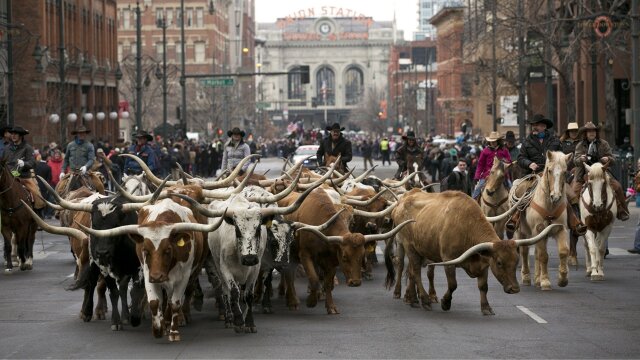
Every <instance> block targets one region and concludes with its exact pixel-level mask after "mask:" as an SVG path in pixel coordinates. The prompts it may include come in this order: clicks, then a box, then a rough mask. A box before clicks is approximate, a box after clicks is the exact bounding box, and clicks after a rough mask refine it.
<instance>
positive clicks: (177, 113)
mask: <svg viewBox="0 0 640 360" xmlns="http://www.w3.org/2000/svg"><path fill="white" fill-rule="evenodd" d="M176 119H178V120H180V119H182V117H180V105H178V106H176Z"/></svg>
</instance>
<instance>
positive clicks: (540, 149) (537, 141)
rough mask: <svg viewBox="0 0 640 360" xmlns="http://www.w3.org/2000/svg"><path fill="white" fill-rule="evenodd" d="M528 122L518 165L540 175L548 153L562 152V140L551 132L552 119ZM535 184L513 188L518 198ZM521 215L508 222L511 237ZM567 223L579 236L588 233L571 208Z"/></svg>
mask: <svg viewBox="0 0 640 360" xmlns="http://www.w3.org/2000/svg"><path fill="white" fill-rule="evenodd" d="M528 122H529V124H530V125H531V134H529V136H527V137H526V139H525V141H524V143H523V144H522V147H521V149H520V155H519V156H518V165H519V166H520V167H521V168H523V169H526V170H528V171H529V172H530V173H533V174H538V173H540V172H541V171H542V170H544V166H545V163H546V161H547V157H546V153H547V151H562V145H561V144H560V139H558V137H557V136H555V135H554V134H553V132H552V131H550V130H549V129H551V128H552V127H553V122H552V121H551V120H550V119H547V118H546V117H544V115H542V114H536V115H534V116H533V118H532V119H530V120H529V121H528ZM534 182H535V179H531V180H529V181H516V182H514V184H513V186H516V195H517V196H518V197H521V196H523V195H524V193H525V192H526V191H527V190H529V188H531V187H532V184H533V183H534ZM568 205H569V204H568ZM520 214H521V211H516V212H515V213H514V214H513V216H512V217H511V219H509V221H508V222H507V233H508V234H509V237H510V236H511V234H513V232H514V231H515V229H517V227H518V226H519V222H520ZM567 222H568V223H569V224H568V225H569V228H570V229H571V230H573V231H575V232H576V233H577V234H579V235H584V234H585V233H586V232H587V228H586V226H585V225H584V224H583V223H582V222H581V221H580V220H579V219H578V217H577V216H576V214H575V213H574V211H573V208H572V207H571V206H568V207H567Z"/></svg>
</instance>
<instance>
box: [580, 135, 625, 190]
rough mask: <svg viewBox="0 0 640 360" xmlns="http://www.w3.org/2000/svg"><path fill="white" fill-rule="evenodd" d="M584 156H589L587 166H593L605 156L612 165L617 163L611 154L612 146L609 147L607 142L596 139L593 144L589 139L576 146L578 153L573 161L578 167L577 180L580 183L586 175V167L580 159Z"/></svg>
mask: <svg viewBox="0 0 640 360" xmlns="http://www.w3.org/2000/svg"><path fill="white" fill-rule="evenodd" d="M582 155H586V156H587V161H585V163H586V164H587V165H593V164H595V163H597V162H599V161H600V159H601V158H603V157H605V156H606V157H608V158H609V164H610V165H613V164H614V162H615V159H614V157H613V155H612V152H611V146H609V143H608V142H607V141H606V140H604V139H599V138H596V139H595V140H594V141H593V142H589V141H588V140H587V139H584V140H582V141H580V142H579V143H578V145H576V152H575V154H574V156H573V158H574V160H573V161H574V163H575V165H576V179H577V180H578V181H580V180H582V178H583V177H584V174H585V170H584V166H583V165H582V163H583V161H582V159H580V157H581V156H582Z"/></svg>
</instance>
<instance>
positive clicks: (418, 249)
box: [385, 189, 554, 315]
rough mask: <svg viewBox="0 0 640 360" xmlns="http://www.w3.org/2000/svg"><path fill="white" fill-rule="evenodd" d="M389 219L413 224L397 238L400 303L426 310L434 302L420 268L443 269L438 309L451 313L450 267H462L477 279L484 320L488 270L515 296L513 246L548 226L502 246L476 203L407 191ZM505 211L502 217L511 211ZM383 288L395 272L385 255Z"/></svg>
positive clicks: (487, 311)
mask: <svg viewBox="0 0 640 360" xmlns="http://www.w3.org/2000/svg"><path fill="white" fill-rule="evenodd" d="M398 203H399V204H398V206H397V207H396V209H395V210H394V211H393V213H392V218H393V220H394V222H395V223H398V222H401V221H405V220H407V219H415V221H416V222H415V224H412V225H410V226H407V227H405V228H404V229H402V231H400V233H399V234H398V238H399V239H400V240H401V242H402V245H403V248H404V250H405V251H406V253H407V255H408V257H409V272H410V273H409V284H408V286H407V293H406V295H405V301H407V302H408V303H409V304H411V305H412V306H413V305H415V304H417V303H418V299H417V297H416V296H417V295H416V289H417V291H418V295H419V299H420V303H421V305H422V307H423V308H424V309H426V310H431V302H432V301H433V300H434V299H435V298H436V293H435V289H434V287H433V279H432V276H431V275H430V276H429V293H428V294H427V292H426V291H425V289H424V287H423V286H422V278H421V268H422V265H423V264H424V263H428V262H430V261H431V262H439V263H435V264H434V263H432V264H430V265H431V266H433V265H444V266H445V273H446V275H447V284H448V290H447V292H446V293H445V295H444V296H443V298H442V302H441V306H442V309H443V310H445V311H447V310H449V309H451V299H452V294H453V291H454V290H455V289H456V287H457V283H456V278H455V275H456V266H460V267H462V268H463V269H464V270H465V271H466V272H467V274H468V275H469V276H470V277H472V278H478V289H479V290H480V306H481V310H482V313H483V314H484V315H493V314H494V312H493V310H492V309H491V306H490V305H489V302H488V300H487V290H488V285H487V280H488V270H489V268H491V271H492V272H493V275H494V276H495V277H496V279H497V280H498V281H499V282H500V283H501V284H502V286H503V289H504V292H506V293H508V294H515V293H518V292H519V291H520V287H519V285H518V281H517V279H516V265H517V263H518V252H517V249H518V246H522V245H531V244H534V243H536V242H537V241H540V240H541V239H542V238H544V236H546V235H547V234H548V233H549V232H550V231H552V230H553V227H554V225H551V226H548V227H547V228H546V229H545V230H544V231H542V232H541V233H540V234H539V235H538V236H536V237H534V238H531V239H522V240H515V241H514V240H504V241H503V240H502V239H501V238H499V237H498V236H497V235H496V232H495V231H494V230H493V227H492V226H491V224H490V223H489V221H488V220H487V219H485V216H484V215H483V213H482V211H481V210H480V206H479V205H478V203H477V202H475V201H474V200H473V199H471V198H470V197H469V196H467V195H465V194H463V193H461V192H458V191H445V192H443V193H425V192H423V191H420V190H419V189H413V190H411V191H409V192H408V193H406V194H404V196H403V197H402V198H401V199H400V200H399V202H398ZM515 208H516V206H514V207H513V208H512V209H510V210H509V211H507V212H506V213H505V214H507V215H505V216H508V214H510V213H511V212H512V211H513V209H515ZM385 264H386V265H387V271H388V272H387V282H386V285H387V286H388V287H390V286H392V285H393V283H394V282H395V274H394V273H395V270H394V268H393V265H392V263H391V258H390V253H389V252H387V251H385Z"/></svg>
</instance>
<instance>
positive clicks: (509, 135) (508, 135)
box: [504, 130, 516, 142]
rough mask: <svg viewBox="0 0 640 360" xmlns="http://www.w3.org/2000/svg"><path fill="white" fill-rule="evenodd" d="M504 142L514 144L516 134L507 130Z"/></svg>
mask: <svg viewBox="0 0 640 360" xmlns="http://www.w3.org/2000/svg"><path fill="white" fill-rule="evenodd" d="M504 140H505V141H510V142H516V134H514V132H513V131H511V130H509V131H507V132H506V134H505V136H504Z"/></svg>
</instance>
